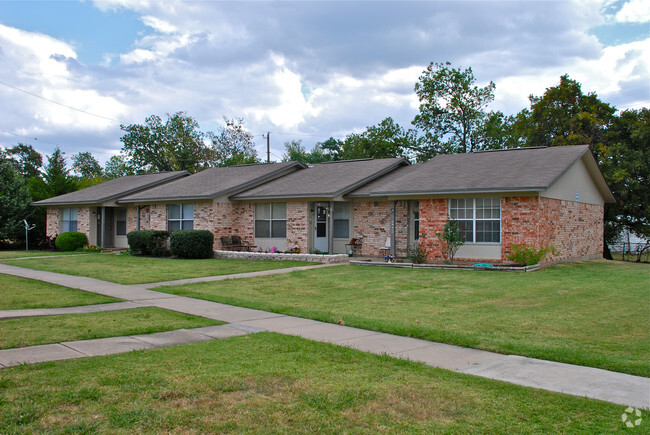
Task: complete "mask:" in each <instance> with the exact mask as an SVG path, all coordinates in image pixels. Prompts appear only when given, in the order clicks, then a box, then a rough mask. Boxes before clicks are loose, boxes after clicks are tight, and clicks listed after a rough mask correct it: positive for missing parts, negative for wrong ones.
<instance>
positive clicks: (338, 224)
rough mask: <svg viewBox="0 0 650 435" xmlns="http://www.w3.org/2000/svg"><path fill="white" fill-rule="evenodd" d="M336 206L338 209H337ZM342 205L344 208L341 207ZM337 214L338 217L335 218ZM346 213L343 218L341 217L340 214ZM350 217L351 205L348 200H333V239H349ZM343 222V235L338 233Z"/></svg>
mask: <svg viewBox="0 0 650 435" xmlns="http://www.w3.org/2000/svg"><path fill="white" fill-rule="evenodd" d="M337 207H338V210H337ZM341 207H344V209H341ZM337 214H339V219H337ZM343 214H344V215H346V216H345V219H341V218H340V215H343ZM351 217H352V207H351V206H350V203H349V202H342V201H336V202H334V207H333V210H332V238H333V239H349V238H350V220H351ZM343 222H345V230H346V233H345V236H342V235H341V234H339V231H340V230H341V226H343Z"/></svg>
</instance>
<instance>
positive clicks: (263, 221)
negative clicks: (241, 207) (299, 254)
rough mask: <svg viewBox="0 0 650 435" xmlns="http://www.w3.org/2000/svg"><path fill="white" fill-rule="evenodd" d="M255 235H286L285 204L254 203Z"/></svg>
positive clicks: (275, 236)
mask: <svg viewBox="0 0 650 435" xmlns="http://www.w3.org/2000/svg"><path fill="white" fill-rule="evenodd" d="M255 237H259V238H285V237H287V204H286V203H284V202H273V203H270V204H255Z"/></svg>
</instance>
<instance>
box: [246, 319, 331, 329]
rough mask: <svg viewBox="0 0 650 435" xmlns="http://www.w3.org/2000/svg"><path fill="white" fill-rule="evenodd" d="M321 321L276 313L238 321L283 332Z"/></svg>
mask: <svg viewBox="0 0 650 435" xmlns="http://www.w3.org/2000/svg"><path fill="white" fill-rule="evenodd" d="M321 323H322V322H319V321H317V320H311V319H303V318H301V317H291V316H284V315H278V316H277V317H268V318H265V319H255V320H246V321H244V322H238V324H239V325H245V326H253V327H257V328H264V329H266V330H268V331H272V332H283V331H285V330H287V329H292V328H305V327H308V326H316V325H320V324H321Z"/></svg>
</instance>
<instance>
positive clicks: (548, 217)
mask: <svg viewBox="0 0 650 435" xmlns="http://www.w3.org/2000/svg"><path fill="white" fill-rule="evenodd" d="M603 230H604V207H603V206H601V205H593V204H584V203H580V202H574V201H564V200H559V199H552V198H543V197H533V196H531V197H511V198H503V199H502V200H501V245H502V246H503V248H504V249H503V250H502V258H501V260H502V261H504V262H507V261H508V255H510V253H511V252H512V251H511V249H510V247H511V245H512V244H517V245H521V244H524V245H528V246H534V247H535V248H538V249H539V248H541V247H545V246H553V247H555V249H556V250H557V253H556V254H549V255H547V256H546V258H545V259H544V260H543V262H550V261H558V260H568V259H580V258H592V257H601V256H602V254H603Z"/></svg>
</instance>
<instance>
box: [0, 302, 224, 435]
mask: <svg viewBox="0 0 650 435" xmlns="http://www.w3.org/2000/svg"><path fill="white" fill-rule="evenodd" d="M221 323H222V322H217V321H214V320H210V319H205V318H203V317H196V316H190V315H187V314H181V313H177V312H174V311H169V310H163V309H160V308H136V309H132V310H120V311H108V312H104V313H90V314H66V315H59V316H45V317H25V318H20V319H7V320H0V349H10V348H15V347H25V346H35V345H38V344H48V343H59V342H62V341H75V340H91V339H95V338H105V337H118V336H123V335H134V334H151V333H154V332H162V331H171V330H174V329H180V328H200V327H202V326H210V325H219V324H221ZM1 432H2V431H0V433H1Z"/></svg>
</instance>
